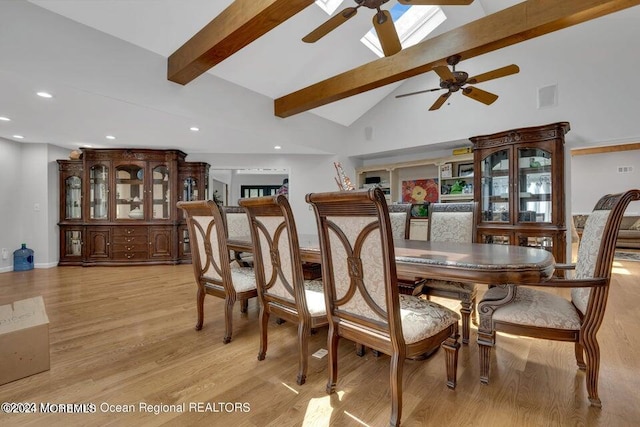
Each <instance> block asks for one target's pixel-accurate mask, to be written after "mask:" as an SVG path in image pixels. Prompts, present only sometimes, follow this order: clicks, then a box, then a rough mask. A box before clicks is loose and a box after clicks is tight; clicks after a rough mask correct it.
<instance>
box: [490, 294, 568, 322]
mask: <svg viewBox="0 0 640 427" xmlns="http://www.w3.org/2000/svg"><path fill="white" fill-rule="evenodd" d="M500 291H501V289H500V288H492V289H489V290H488V291H487V292H486V293H485V295H484V299H495V298H496V297H498V295H499V294H500ZM493 321H494V322H506V323H513V324H516V325H532V326H535V327H540V328H555V329H566V330H578V329H580V315H579V314H578V311H577V310H576V308H575V306H574V305H573V304H572V303H571V301H569V300H568V299H566V298H563V297H561V296H559V295H555V294H552V293H549V292H544V291H540V290H538V289H530V288H526V287H522V286H520V287H518V291H517V293H516V295H515V297H514V299H513V300H512V301H511V302H510V303H509V304H507V305H505V306H504V307H501V308H500V309H499V310H496V312H495V313H494V314H493Z"/></svg>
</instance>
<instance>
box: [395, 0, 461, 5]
mask: <svg viewBox="0 0 640 427" xmlns="http://www.w3.org/2000/svg"><path fill="white" fill-rule="evenodd" d="M398 3H402V4H408V5H409V6H413V5H423V6H431V5H433V6H466V5H468V4H471V3H473V0H398Z"/></svg>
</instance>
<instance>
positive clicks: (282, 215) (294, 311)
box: [239, 194, 328, 385]
mask: <svg viewBox="0 0 640 427" xmlns="http://www.w3.org/2000/svg"><path fill="white" fill-rule="evenodd" d="M239 203H240V206H242V207H243V208H244V209H246V211H247V213H248V214H249V227H250V230H251V239H252V243H253V256H254V268H255V270H256V279H257V282H258V295H259V298H260V303H261V305H260V350H259V352H258V360H264V359H265V357H266V355H267V331H268V322H269V316H270V315H271V314H274V315H275V316H277V317H278V318H280V319H284V320H288V321H291V322H294V323H296V324H297V325H298V353H299V358H298V363H299V366H298V377H297V383H298V384H299V385H302V384H304V383H305V381H306V378H307V366H308V363H309V336H310V335H311V331H312V330H314V329H316V328H318V327H321V326H325V325H327V324H328V320H327V310H326V306H325V301H324V292H323V288H322V281H321V280H304V276H303V270H302V260H301V259H300V244H299V242H298V232H297V230H296V224H295V220H294V218H293V213H292V211H291V207H290V205H289V201H288V200H287V197H286V196H285V195H282V194H280V195H276V196H267V197H255V198H253V197H252V198H247V199H241V200H240V202H239Z"/></svg>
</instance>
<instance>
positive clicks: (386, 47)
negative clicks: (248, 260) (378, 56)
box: [373, 10, 402, 56]
mask: <svg viewBox="0 0 640 427" xmlns="http://www.w3.org/2000/svg"><path fill="white" fill-rule="evenodd" d="M373 28H375V30H376V34H377V35H378V40H380V46H382V51H383V52H384V56H391V55H395V54H396V53H398V52H400V51H401V50H402V45H401V44H400V38H399V37H398V32H397V31H396V26H395V25H394V24H393V20H392V19H391V14H390V13H389V12H388V11H386V10H380V11H378V13H376V14H375V15H373Z"/></svg>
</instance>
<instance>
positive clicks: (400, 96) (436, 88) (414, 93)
mask: <svg viewBox="0 0 640 427" xmlns="http://www.w3.org/2000/svg"><path fill="white" fill-rule="evenodd" d="M442 89H443V88H441V87H435V88H433V89H425V90H419V91H417V92H410V93H403V94H402V95H396V98H404V97H405V96H412V95H418V94H421V93H427V92H435V91H437V90H442Z"/></svg>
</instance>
